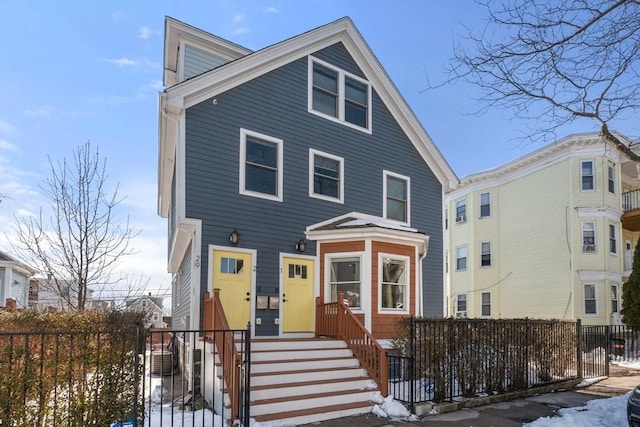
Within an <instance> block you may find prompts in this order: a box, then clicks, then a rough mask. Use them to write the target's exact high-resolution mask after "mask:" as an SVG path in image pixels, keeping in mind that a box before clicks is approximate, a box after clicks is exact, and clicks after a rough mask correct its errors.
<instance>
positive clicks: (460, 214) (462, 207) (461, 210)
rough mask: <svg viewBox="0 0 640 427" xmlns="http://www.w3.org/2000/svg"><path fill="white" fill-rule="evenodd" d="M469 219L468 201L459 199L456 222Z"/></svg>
mask: <svg viewBox="0 0 640 427" xmlns="http://www.w3.org/2000/svg"><path fill="white" fill-rule="evenodd" d="M466 220H467V201H466V200H458V201H457V202H456V222H457V223H458V222H464V221H466Z"/></svg>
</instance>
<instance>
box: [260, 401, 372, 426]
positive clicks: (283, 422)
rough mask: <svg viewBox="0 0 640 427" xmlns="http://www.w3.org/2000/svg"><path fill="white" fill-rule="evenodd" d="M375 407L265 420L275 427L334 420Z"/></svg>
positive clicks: (369, 410) (362, 412) (365, 411)
mask: <svg viewBox="0 0 640 427" xmlns="http://www.w3.org/2000/svg"><path fill="white" fill-rule="evenodd" d="M372 409H373V405H368V406H366V407H362V408H354V409H344V410H342V411H332V412H321V413H318V414H310V415H302V416H299V417H291V418H283V419H280V420H270V421H265V422H264V423H263V424H264V425H269V426H273V427H280V426H289V427H290V426H296V425H300V424H310V423H316V422H319V421H326V420H334V419H336V418H344V417H350V416H352V415H360V414H368V413H370V412H371V410H372Z"/></svg>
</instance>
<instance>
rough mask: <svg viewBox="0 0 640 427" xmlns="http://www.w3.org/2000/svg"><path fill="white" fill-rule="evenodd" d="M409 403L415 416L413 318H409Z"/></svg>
mask: <svg viewBox="0 0 640 427" xmlns="http://www.w3.org/2000/svg"><path fill="white" fill-rule="evenodd" d="M409 337H410V338H409V375H411V376H410V377H409V378H410V380H409V384H410V388H409V401H410V402H411V412H412V413H414V414H415V412H416V410H415V409H416V408H415V400H416V399H415V394H416V392H415V390H416V329H415V317H413V316H411V317H410V318H409Z"/></svg>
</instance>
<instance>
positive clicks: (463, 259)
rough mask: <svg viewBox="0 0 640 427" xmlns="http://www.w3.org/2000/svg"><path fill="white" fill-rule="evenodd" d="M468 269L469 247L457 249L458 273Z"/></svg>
mask: <svg viewBox="0 0 640 427" xmlns="http://www.w3.org/2000/svg"><path fill="white" fill-rule="evenodd" d="M466 269H467V245H464V246H458V247H457V248H456V271H459V270H466Z"/></svg>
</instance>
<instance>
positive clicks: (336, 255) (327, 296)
mask: <svg viewBox="0 0 640 427" xmlns="http://www.w3.org/2000/svg"><path fill="white" fill-rule="evenodd" d="M369 253H370V251H369ZM366 254H367V248H366V247H365V250H364V251H356V252H327V253H325V254H324V301H326V302H330V301H331V260H332V259H336V260H338V259H344V258H358V259H359V262H360V307H359V308H357V309H353V308H351V311H353V312H354V313H365V312H366V310H365V309H364V308H363V307H368V306H366V305H365V304H366V301H365V299H364V292H363V289H364V283H365V275H364V272H366V271H367V270H366V267H367V266H366V265H365V259H367V257H366V256H365V255H366ZM369 266H370V264H369ZM369 269H370V267H369ZM370 274H371V272H370V271H369V277H371V276H370ZM367 283H371V281H370V280H369V282H367ZM365 326H366V325H365ZM367 330H369V331H370V330H371V329H367Z"/></svg>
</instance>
